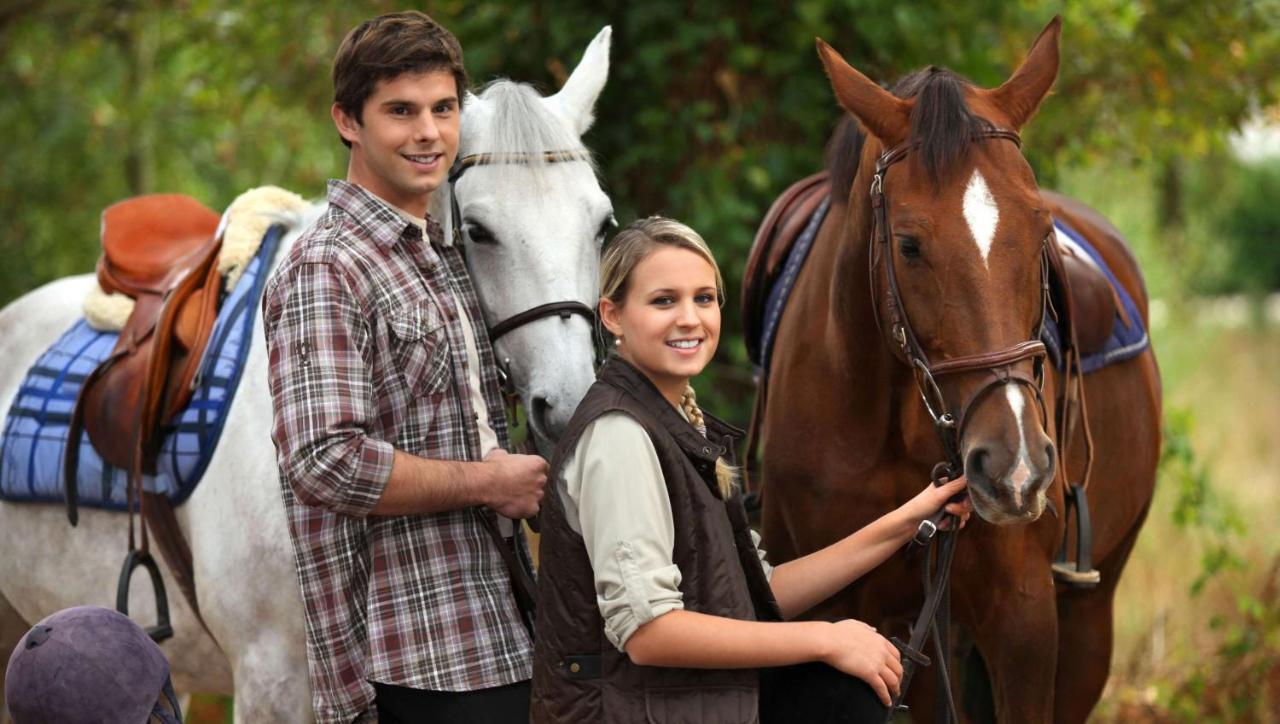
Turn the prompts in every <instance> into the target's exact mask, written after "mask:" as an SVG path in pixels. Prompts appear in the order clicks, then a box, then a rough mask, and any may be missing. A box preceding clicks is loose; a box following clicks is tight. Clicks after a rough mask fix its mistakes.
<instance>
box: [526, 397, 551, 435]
mask: <svg viewBox="0 0 1280 724" xmlns="http://www.w3.org/2000/svg"><path fill="white" fill-rule="evenodd" d="M550 409H551V403H549V402H547V398H545V397H543V396H541V395H536V396H534V398H533V399H532V400H530V401H529V425H530V426H531V427H532V428H533V429H534V430H536V431H538V432H539V433H545V432H546V430H547V412H548V411H549V410H550Z"/></svg>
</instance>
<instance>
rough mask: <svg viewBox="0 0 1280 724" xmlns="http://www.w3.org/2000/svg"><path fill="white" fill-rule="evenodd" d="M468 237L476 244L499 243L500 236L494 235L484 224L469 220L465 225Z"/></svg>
mask: <svg viewBox="0 0 1280 724" xmlns="http://www.w3.org/2000/svg"><path fill="white" fill-rule="evenodd" d="M465 229H466V232H467V237H468V238H470V239H471V241H472V243H475V244H497V243H498V238H497V237H496V236H494V235H493V232H492V231H489V230H488V229H487V228H485V226H484V224H481V223H479V222H476V221H467V222H466V225H465Z"/></svg>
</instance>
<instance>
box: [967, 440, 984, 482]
mask: <svg viewBox="0 0 1280 724" xmlns="http://www.w3.org/2000/svg"><path fill="white" fill-rule="evenodd" d="M989 457H990V453H988V452H987V449H986V448H981V447H980V448H976V449H974V450H973V451H972V452H970V453H969V459H968V460H966V461H965V464H964V472H965V475H966V476H969V477H973V478H981V477H985V476H986V471H985V470H984V469H983V468H985V467H986V465H987V460H988V458H989Z"/></svg>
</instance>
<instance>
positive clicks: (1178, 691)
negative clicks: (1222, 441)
mask: <svg viewBox="0 0 1280 724" xmlns="http://www.w3.org/2000/svg"><path fill="white" fill-rule="evenodd" d="M1193 426H1194V418H1193V416H1192V414H1191V413H1190V411H1188V410H1184V409H1174V410H1170V411H1168V412H1167V414H1166V419H1165V429H1164V449H1163V450H1162V453H1161V459H1160V469H1159V475H1160V484H1161V485H1162V486H1164V485H1173V486H1175V487H1176V489H1177V498H1176V503H1175V505H1174V509H1173V520H1174V523H1175V524H1176V525H1177V527H1178V528H1180V529H1182V530H1184V531H1186V532H1187V533H1188V534H1191V536H1193V537H1196V538H1203V540H1202V542H1203V544H1204V545H1203V553H1202V555H1201V560H1200V571H1199V573H1198V575H1197V576H1196V578H1195V580H1194V581H1193V582H1192V584H1191V590H1190V592H1191V595H1192V596H1198V595H1202V594H1203V592H1204V591H1205V590H1206V587H1207V585H1208V584H1209V583H1210V582H1212V581H1215V580H1216V581H1218V582H1219V583H1222V584H1224V585H1225V586H1226V587H1227V588H1228V589H1229V590H1231V589H1235V590H1236V592H1235V594H1234V607H1233V608H1234V611H1233V615H1232V616H1230V617H1227V616H1222V615H1215V616H1214V617H1212V618H1211V620H1210V621H1209V627H1210V629H1211V630H1213V631H1216V632H1218V634H1219V636H1220V641H1219V643H1218V645H1217V648H1216V649H1215V651H1214V652H1213V655H1212V657H1210V658H1208V659H1207V660H1204V661H1202V662H1200V663H1198V664H1197V665H1195V666H1194V667H1193V668H1192V670H1191V671H1190V673H1189V674H1187V675H1186V676H1185V678H1183V679H1182V680H1181V681H1180V682H1179V683H1177V684H1176V685H1174V686H1173V687H1171V689H1170V690H1169V691H1167V692H1166V693H1165V695H1164V697H1163V702H1162V705H1163V707H1164V709H1165V710H1166V712H1167V713H1168V714H1169V715H1170V716H1172V717H1173V718H1174V719H1175V720H1177V721H1186V722H1193V721H1194V722H1200V721H1211V722H1245V721H1258V720H1260V719H1265V718H1266V717H1267V716H1268V715H1269V713H1270V712H1274V711H1275V707H1276V706H1277V705H1280V689H1277V688H1276V685H1275V683H1273V682H1278V681H1280V606H1278V605H1277V604H1276V594H1277V592H1278V589H1280V558H1277V559H1276V560H1275V561H1273V563H1272V565H1271V568H1270V571H1269V572H1268V573H1267V575H1266V576H1264V579H1263V581H1262V584H1261V586H1260V587H1259V588H1258V589H1257V590H1241V589H1240V583H1239V582H1238V577H1233V578H1232V579H1230V580H1223V575H1224V574H1226V573H1228V572H1231V573H1237V574H1239V573H1243V572H1246V571H1247V569H1248V563H1247V562H1246V559H1245V557H1244V556H1243V555H1242V554H1241V552H1240V550H1239V549H1240V543H1241V541H1242V540H1243V538H1244V536H1245V533H1246V530H1245V526H1244V523H1243V522H1242V520H1241V519H1240V516H1239V514H1238V513H1237V512H1236V511H1235V510H1234V508H1233V506H1232V505H1231V504H1230V502H1229V501H1228V500H1226V499H1225V498H1223V497H1222V496H1221V495H1219V494H1218V493H1217V492H1216V491H1215V489H1214V487H1213V485H1212V483H1211V479H1210V476H1209V474H1208V471H1207V469H1206V468H1205V467H1204V466H1203V464H1202V463H1201V462H1200V461H1199V460H1198V459H1197V457H1196V455H1195V453H1194V451H1193V449H1192V447H1191V443H1190V438H1191V433H1192V429H1193Z"/></svg>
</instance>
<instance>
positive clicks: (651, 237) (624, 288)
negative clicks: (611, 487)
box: [600, 216, 738, 498]
mask: <svg viewBox="0 0 1280 724" xmlns="http://www.w3.org/2000/svg"><path fill="white" fill-rule="evenodd" d="M663 246H670V247H675V248H677V249H686V250H688V251H691V252H693V253H694V254H697V255H698V256H700V257H702V259H703V260H705V261H706V262H707V263H708V264H710V265H711V269H712V270H713V271H714V272H715V274H716V301H717V302H719V303H720V304H721V305H722V306H723V305H724V277H723V276H721V274H720V265H719V264H717V263H716V258H715V256H713V255H712V253H711V247H709V246H707V242H706V241H705V240H704V239H703V238H702V237H701V236H700V235H699V234H698V232H696V231H694V230H693V229H691V228H689V227H688V226H685V225H684V224H682V223H680V222H679V221H676V220H675V219H668V218H666V217H662V216H649V217H647V218H643V219H636V220H635V221H633V222H631V223H630V224H627V226H626V227H625V228H624V229H622V230H621V231H619V232H618V233H617V235H615V236H614V237H613V241H612V242H610V244H609V247H608V248H607V249H605V252H604V256H603V257H602V258H601V259H600V296H601V297H603V298H605V299H608V300H609V301H611V302H613V304H614V306H616V307H618V308H619V309H621V308H622V305H623V302H624V301H626V298H627V292H628V291H629V289H628V287H629V283H630V281H631V272H633V271H635V268H636V267H637V266H638V265H639V264H640V262H642V261H644V259H645V257H647V256H649V255H650V254H652V253H653V252H654V251H655V250H656V249H658V248H659V247H663ZM680 407H681V408H682V409H683V410H684V413H685V415H686V416H687V417H688V418H689V422H691V423H692V424H693V426H694V427H696V428H698V429H699V430H700V431H701V432H702V433H703V434H704V435H705V434H706V429H707V426H706V421H705V419H704V417H703V415H702V409H701V408H699V407H698V396H697V394H696V393H694V391H693V385H689V386H688V387H686V388H685V391H684V396H683V397H682V398H681V399H680ZM716 483H717V484H718V485H719V488H720V494H721V495H722V496H724V497H725V498H728V497H729V496H730V495H732V494H733V492H734V490H735V489H736V488H737V484H738V469H737V468H735V467H734V466H732V465H730V464H729V463H727V462H725V460H724V458H719V459H718V460H716Z"/></svg>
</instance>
